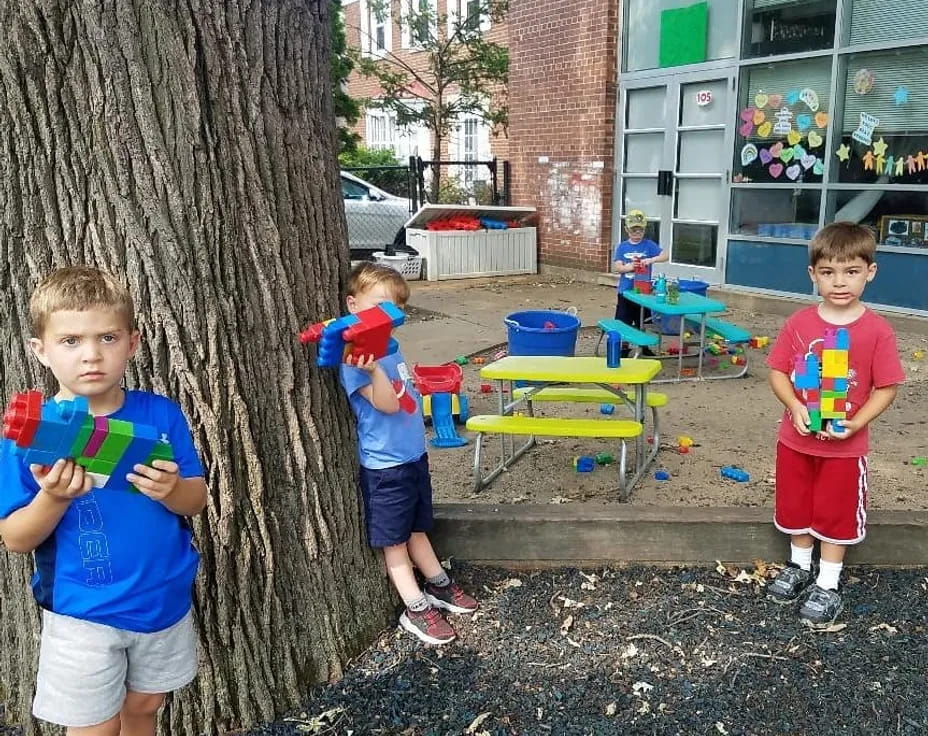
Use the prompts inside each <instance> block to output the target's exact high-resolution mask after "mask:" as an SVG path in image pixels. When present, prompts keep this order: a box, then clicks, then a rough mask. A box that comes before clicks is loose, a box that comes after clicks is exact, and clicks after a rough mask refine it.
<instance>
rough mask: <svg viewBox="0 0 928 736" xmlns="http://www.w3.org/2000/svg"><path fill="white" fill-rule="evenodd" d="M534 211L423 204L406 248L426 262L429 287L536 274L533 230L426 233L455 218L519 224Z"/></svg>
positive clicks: (408, 229) (408, 226)
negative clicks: (432, 226) (436, 283)
mask: <svg viewBox="0 0 928 736" xmlns="http://www.w3.org/2000/svg"><path fill="white" fill-rule="evenodd" d="M534 214H535V208H534V207H493V206H489V205H472V206H468V205H448V204H427V205H424V206H423V207H422V209H420V210H419V211H418V212H417V213H416V214H415V215H413V216H412V218H411V219H410V220H409V222H407V223H406V245H408V246H410V247H411V248H414V249H415V250H416V252H417V253H418V254H419V255H420V256H422V258H423V259H424V260H425V273H426V278H427V279H428V280H429V281H439V280H443V279H465V278H477V277H479V276H509V275H513V274H522V273H537V271H538V244H537V231H536V229H535V228H534V227H518V228H508V229H506V230H427V229H426V225H427V224H428V223H429V222H432V221H433V220H441V219H448V218H450V217H454V216H456V215H470V216H473V217H489V218H492V219H494V220H503V221H507V222H508V221H510V220H516V221H521V220H523V219H525V218H528V217H529V216H530V215H534Z"/></svg>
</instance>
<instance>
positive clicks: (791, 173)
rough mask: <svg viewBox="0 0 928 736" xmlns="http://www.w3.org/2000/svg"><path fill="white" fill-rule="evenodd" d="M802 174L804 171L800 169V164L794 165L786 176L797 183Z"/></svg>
mask: <svg viewBox="0 0 928 736" xmlns="http://www.w3.org/2000/svg"><path fill="white" fill-rule="evenodd" d="M801 173H802V169H801V168H799V164H793V165H792V166H790V167H789V168H788V169H787V170H786V175H787V176H788V177H789V178H790V179H792V180H793V181H796V179H798V178H799V174H801Z"/></svg>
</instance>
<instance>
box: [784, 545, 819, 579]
mask: <svg viewBox="0 0 928 736" xmlns="http://www.w3.org/2000/svg"><path fill="white" fill-rule="evenodd" d="M812 550H813V548H812V547H797V546H796V545H795V544H793V543H792V542H790V544H789V561H790V562H792V563H793V564H794V565H799V567H801V568H802V569H803V570H806V571H807V572H808V571H809V570H811V569H812Z"/></svg>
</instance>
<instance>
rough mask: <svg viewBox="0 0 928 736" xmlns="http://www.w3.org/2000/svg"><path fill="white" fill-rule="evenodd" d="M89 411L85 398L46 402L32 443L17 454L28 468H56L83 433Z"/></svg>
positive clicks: (17, 451) (18, 450)
mask: <svg viewBox="0 0 928 736" xmlns="http://www.w3.org/2000/svg"><path fill="white" fill-rule="evenodd" d="M86 408H87V399H85V398H82V397H77V398H75V399H74V400H73V401H67V400H66V401H58V402H56V401H54V400H52V401H46V402H45V403H44V404H43V405H42V418H41V421H40V422H39V426H38V428H37V429H36V431H35V435H34V436H33V438H32V442H31V443H30V445H29V446H28V447H26V448H17V449H16V450H14V452H16V454H17V455H21V456H22V458H23V460H24V461H25V462H26V463H27V464H32V463H37V464H39V465H53V464H54V463H55V462H56V461H57V460H59V459H61V458H63V457H67V456H68V453H69V452H70V451H71V446H72V445H73V444H74V440H75V439H77V436H78V435H79V434H80V432H81V427H82V426H83V424H84V416H85V415H86Z"/></svg>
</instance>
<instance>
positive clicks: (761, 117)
mask: <svg viewBox="0 0 928 736" xmlns="http://www.w3.org/2000/svg"><path fill="white" fill-rule="evenodd" d="M766 119H767V115H766V114H765V113H764V111H763V110H755V111H754V117H752V118H751V120H752V121H753V123H754V125H760V124H761V123H762V122H764V121H765V120H766Z"/></svg>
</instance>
